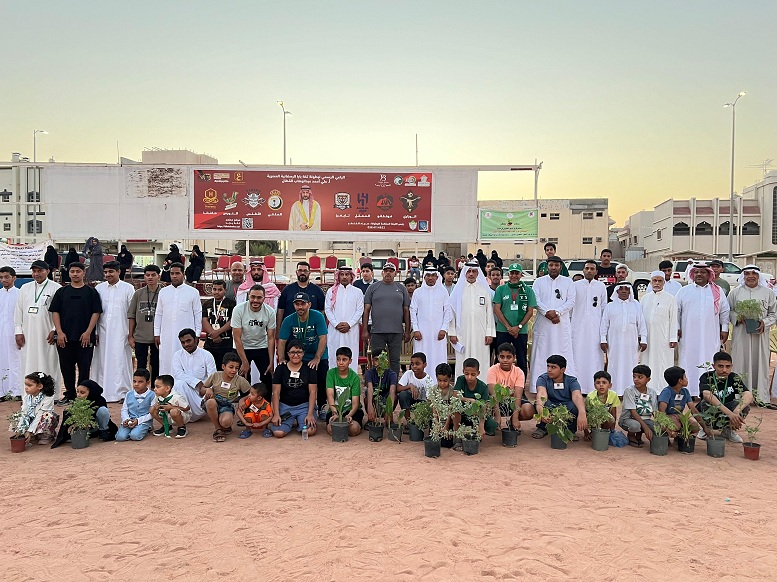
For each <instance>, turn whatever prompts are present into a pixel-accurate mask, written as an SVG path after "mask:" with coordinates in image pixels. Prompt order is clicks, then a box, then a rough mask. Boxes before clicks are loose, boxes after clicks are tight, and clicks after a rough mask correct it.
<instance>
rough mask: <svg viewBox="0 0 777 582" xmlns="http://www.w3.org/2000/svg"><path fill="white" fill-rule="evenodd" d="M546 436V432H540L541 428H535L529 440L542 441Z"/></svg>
mask: <svg viewBox="0 0 777 582" xmlns="http://www.w3.org/2000/svg"><path fill="white" fill-rule="evenodd" d="M547 435H548V431H546V430H542V429H541V428H539V427H537V428H536V429H535V430H534V432H533V433H531V438H533V439H543V438H545V437H546V436H547Z"/></svg>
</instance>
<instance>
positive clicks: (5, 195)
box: [0, 188, 11, 202]
mask: <svg viewBox="0 0 777 582" xmlns="http://www.w3.org/2000/svg"><path fill="white" fill-rule="evenodd" d="M0 201H2V202H10V201H11V193H10V192H9V191H8V190H6V189H5V188H3V191H2V192H0Z"/></svg>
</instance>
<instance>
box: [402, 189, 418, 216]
mask: <svg viewBox="0 0 777 582" xmlns="http://www.w3.org/2000/svg"><path fill="white" fill-rule="evenodd" d="M400 200H401V201H402V206H403V207H404V208H405V210H407V211H408V212H413V211H414V210H415V209H416V208H418V205H419V204H420V203H421V197H420V196H416V195H415V194H413V191H412V190H409V191H408V193H407V194H405V195H404V196H402V198H400Z"/></svg>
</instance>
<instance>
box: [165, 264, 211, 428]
mask: <svg viewBox="0 0 777 582" xmlns="http://www.w3.org/2000/svg"><path fill="white" fill-rule="evenodd" d="M171 270H172V269H171ZM176 335H177V336H180V337H178V338H177V339H178V346H179V347H180V348H181V349H179V350H178V351H177V352H175V353H174V354H173V356H172V362H171V363H172V366H171V367H172V371H171V375H172V377H173V378H174V379H175V386H174V387H173V389H174V390H175V391H176V392H178V393H179V394H181V395H182V396H185V397H186V400H187V401H188V402H189V408H191V412H192V422H194V421H195V420H200V419H201V418H203V417H204V416H206V415H207V413H206V412H205V410H204V409H203V408H202V397H203V394H201V393H200V390H201V389H202V387H203V386H202V383H203V382H205V380H207V379H208V376H210V375H211V374H213V373H214V372H215V371H216V361H215V360H214V359H213V355H212V354H211V353H210V352H206V351H205V350H204V349H202V348H200V347H197V344H198V343H199V341H200V340H199V337H200V334H199V333H197V337H195V331H194V330H193V329H190V328H187V329H182V330H181V331H180V332H179V333H178V334H176Z"/></svg>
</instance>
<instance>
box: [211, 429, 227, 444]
mask: <svg viewBox="0 0 777 582" xmlns="http://www.w3.org/2000/svg"><path fill="white" fill-rule="evenodd" d="M225 440H227V437H226V435H224V433H223V432H222V431H221V430H217V431H215V432H214V433H213V441H214V442H217V443H223V442H224V441H225Z"/></svg>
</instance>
